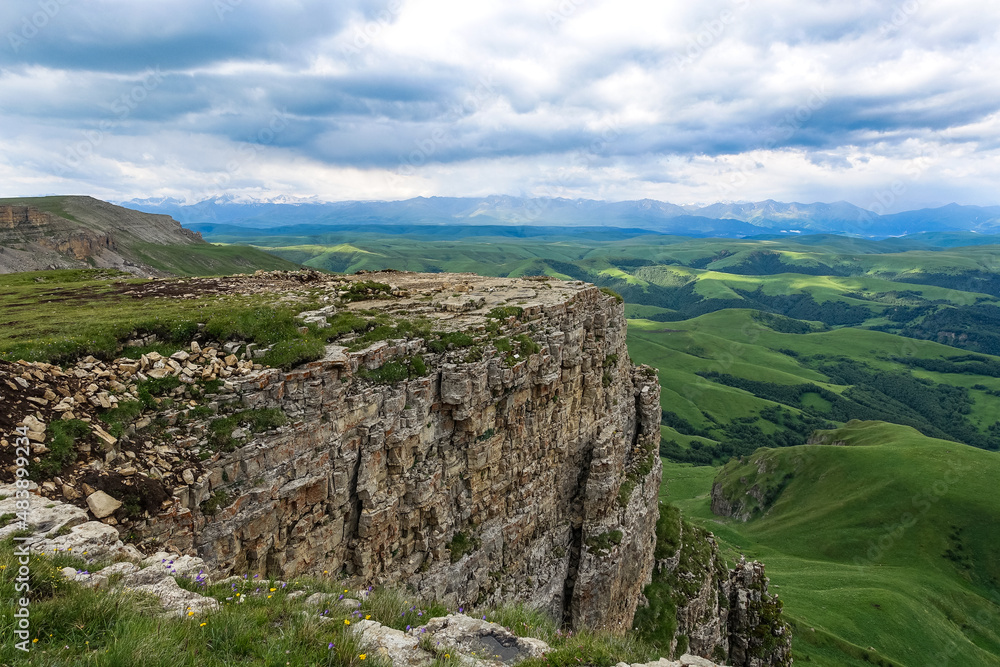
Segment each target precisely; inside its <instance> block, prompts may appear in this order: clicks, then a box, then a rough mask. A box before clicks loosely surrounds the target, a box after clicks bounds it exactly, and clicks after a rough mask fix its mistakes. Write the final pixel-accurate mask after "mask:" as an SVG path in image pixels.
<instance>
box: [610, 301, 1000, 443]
mask: <svg viewBox="0 0 1000 667" xmlns="http://www.w3.org/2000/svg"><path fill="white" fill-rule="evenodd" d="M751 314H752V313H751V311H746V310H722V311H717V312H714V313H709V314H707V315H702V316H701V317H696V318H693V319H690V320H685V321H682V322H667V323H662V322H650V321H648V320H630V321H629V351H630V354H631V355H632V357H633V359H635V360H636V361H638V362H640V363H647V364H650V365H652V366H655V367H657V368H659V369H660V383H661V385H662V386H663V394H662V401H661V402H662V404H663V407H664V409H666V410H670V411H673V412H676V413H678V414H679V415H681V416H682V417H685V418H686V419H688V421H691V422H692V423H693V424H696V425H701V426H706V425H707V423H708V422H707V420H706V419H705V418H704V417H703V416H702V415H701V414H700V412H701V410H705V411H707V412H710V413H712V414H714V415H716V416H717V417H718V418H720V419H722V420H726V421H728V420H729V419H732V418H733V417H739V416H747V415H750V414H752V413H754V412H757V411H759V410H760V409H761V408H764V407H767V406H769V405H772V403H771V402H770V401H765V400H763V399H759V398H756V397H754V396H752V395H751V394H749V393H747V392H745V391H741V390H739V389H734V388H731V387H725V386H722V385H719V384H716V383H713V382H710V381H708V380H706V379H703V378H701V377H699V376H698V375H696V374H695V373H696V372H697V371H706V370H707V371H717V372H720V373H729V374H732V375H737V376H740V377H745V378H749V379H754V380H765V381H769V382H775V383H778V384H797V383H804V382H813V383H815V384H818V385H820V386H823V387H826V388H828V389H831V390H833V391H839V389H838V387H837V386H835V385H829V384H826V383H825V382H824V380H825V378H824V377H823V376H822V375H821V374H820V373H818V372H816V371H814V370H812V369H809V368H806V367H805V366H804V365H803V364H801V363H800V362H799V361H797V359H796V358H794V357H791V356H788V355H785V354H782V353H781V352H777V350H780V349H789V350H794V351H795V352H797V353H799V354H800V355H802V356H809V355H815V354H826V355H843V356H846V357H850V358H852V359H864V360H865V361H867V362H868V363H870V364H871V365H872V366H875V367H877V368H883V369H886V370H903V369H904V368H905V367H904V366H903V365H902V364H899V363H896V362H893V361H891V360H890V359H888V357H893V356H913V357H918V358H924V359H934V358H945V357H948V356H953V355H956V354H960V353H961V351H959V350H956V349H955V348H953V347H948V346H946V345H941V344H939V343H935V342H931V341H918V340H912V339H909V338H903V337H900V336H896V335H894V334H889V333H883V332H879V331H867V330H864V329H854V328H843V329H833V330H830V331H817V332H814V333H809V334H787V333H779V332H777V331H773V330H771V329H769V328H767V327H766V326H763V325H762V324H760V323H759V322H756V321H755V320H754V319H753V318H752V317H751ZM914 374H915V375H917V376H918V377H923V378H927V379H930V380H933V381H935V382H940V383H945V384H954V385H956V386H964V387H970V388H971V387H972V386H973V385H982V386H985V387H988V388H989V389H993V390H1000V379H998V378H991V377H985V376H981V375H959V374H953V373H935V372H930V371H923V370H918V371H917V372H916V373H914ZM970 391H971V394H972V396H973V397H974V399H975V406H974V407H973V411H972V414H971V418H972V421H973V423H976V424H978V425H979V426H980V427H981V428H986V427H988V426H989V425H990V424H992V423H993V422H995V421H997V419H1000V398H998V397H996V396H991V395H989V394H987V393H985V392H983V391H980V390H975V389H971V390H970Z"/></svg>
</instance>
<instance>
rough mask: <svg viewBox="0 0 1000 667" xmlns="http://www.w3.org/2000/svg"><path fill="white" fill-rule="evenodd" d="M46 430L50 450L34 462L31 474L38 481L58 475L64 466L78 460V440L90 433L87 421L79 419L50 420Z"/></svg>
mask: <svg viewBox="0 0 1000 667" xmlns="http://www.w3.org/2000/svg"><path fill="white" fill-rule="evenodd" d="M45 430H46V432H47V435H48V437H47V438H46V440H47V442H48V448H49V451H48V452H47V453H45V454H43V455H42V456H41V457H40V460H39V461H38V462H37V463H35V462H32V464H31V468H30V470H29V472H30V476H31V478H32V479H34V480H36V481H41V480H43V479H48V478H50V477H52V476H53V475H58V474H59V473H60V472H61V471H62V469H63V468H65V467H66V466H68V465H70V464H71V463H73V461H75V460H76V440H77V439H78V438H83V437H85V436H86V435H88V434H89V433H90V426H89V425H88V424H87V422H84V421H81V420H79V419H61V420H58V421H53V422H50V423H49V424H48V425H47V426H46V427H45Z"/></svg>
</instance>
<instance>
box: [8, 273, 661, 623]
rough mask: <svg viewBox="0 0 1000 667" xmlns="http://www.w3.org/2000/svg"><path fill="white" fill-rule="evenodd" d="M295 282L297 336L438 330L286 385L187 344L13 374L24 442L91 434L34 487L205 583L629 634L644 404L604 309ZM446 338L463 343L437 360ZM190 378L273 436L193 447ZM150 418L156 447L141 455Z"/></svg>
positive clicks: (474, 289) (322, 364) (241, 435)
mask: <svg viewBox="0 0 1000 667" xmlns="http://www.w3.org/2000/svg"><path fill="white" fill-rule="evenodd" d="M310 280H311V282H310V284H309V285H306V287H307V288H309V289H312V290H314V291H318V292H320V293H327V294H329V295H330V297H329V298H330V299H333V298H334V297H336V299H337V300H336V301H332V302H331V305H330V306H327V307H324V308H321V309H319V310H317V311H315V312H311V313H309V314H308V315H306V316H304V317H303V319H304V320H308V321H309V322H310V323H311V325H312V326H328V324H329V323H328V322H327V321H326V320H327V319H331V320H333V319H334V316H335V315H338V314H340V313H343V312H363V313H373V312H378V313H380V315H379V317H384V318H386V320H385V321H390V322H393V323H394V324H393V326H397V327H403V328H404V329H407V330H409V329H410V328H412V327H411V326H410V324H408V323H412V322H414V321H415V320H416V319H419V318H423V319H424V320H426V321H428V322H430V324H429V325H428V327H430V328H432V329H433V330H435V331H443V332H445V333H444V334H441V335H440V336H438V337H437V338H435V339H434V341H431V340H430V337H429V336H428V335H427V334H426V333H425V334H420V335H416V336H408V337H405V338H399V339H393V338H389V339H387V340H383V341H379V342H375V343H374V344H371V345H367V346H365V345H356V344H354V343H352V340H353V339H352V338H351V337H350V336H348V337H347V338H345V339H344V340H342V341H341V340H338V341H336V342H335V343H333V344H331V345H330V346H328V348H327V354H326V356H325V357H324V358H323V359H321V360H319V361H315V362H312V363H309V364H306V365H304V366H301V367H298V368H295V369H292V370H290V371H284V370H280V369H275V368H263V367H261V366H260V365H259V364H257V363H254V361H255V359H256V357H257V353H256V351H255V350H251V349H249V348H250V346H241V345H239V343H238V342H235V343H234V342H232V341H230V342H229V343H225V342H224V341H214V342H213V341H206V340H204V339H203V340H202V342H201V343H197V342H196V343H195V344H194V345H193V346H192V348H191V351H190V352H188V351H184V352H183V353H178V354H177V355H173V356H172V357H170V358H164V357H158V358H155V359H154V356H153V355H147V356H146V357H145V358H144V359H140V360H139V361H137V362H133V361H131V360H127V359H120V360H117V361H115V362H100V361H98V360H96V359H91V360H89V361H87V360H84V362H83V366H78V367H75V368H73V369H70V370H69V371H62V370H60V369H56V368H54V367H47V368H45V369H43V368H41V367H40V366H39V365H33V364H27V365H20V367H19V365H14V366H13V367H12V368H11V369H10V372H9V377H7V378H6V379H7V380H9V383H10V384H9V386H8V385H7V384H5V385H4V386H8V388H9V389H11V390H12V391H14V392H21V393H24V394H25V395H26V396H25V397H23V405H24V406H25V407H26V408H27V409H29V410H32V411H34V414H33V415H32V416H31V419H32V420H36V421H38V422H39V423H40V424H41V425H40V426H38V425H35V428H37V429H39V430H37V431H32V432H33V433H35V434H36V436H38V437H40V438H41V440H44V438H45V432H46V424H48V423H51V420H52V419H54V418H55V416H56V415H61V418H67V417H69V418H76V419H78V420H83V421H85V422H87V423H89V424H90V425H91V426H90V429H89V430H90V431H91V435H88V436H86V437H87V443H86V446H87V448H88V449H87V453H86V458H84V457H83V456H81V457H79V458H78V460H77V467H76V468H74V469H73V470H69V469H64V470H63V471H62V477H60V478H59V479H55V478H53V479H52V480H50V481H46V482H45V484H43V486H44V487H45V488H44V489H43V492H44V493H46V494H50V495H53V496H54V495H57V494H60V493H61V494H62V495H63V497H66V498H67V499H72V500H73V501H74V502H76V503H78V504H79V505H80V506H87V504H86V502H85V501H86V499H87V498H91V497H92V496H93V494H94V492H96V491H103V492H105V493H107V494H109V495H110V496H112V497H114V498H117V500H119V501H122V502H123V506H122V507H120V508H108V509H109V511H111V512H112V513H111V514H108V515H107V516H105V517H104V518H103V519H102V520H103V521H104V522H105V523H106V524H109V525H115V526H117V527H118V528H119V529H120V530H121V531H122V532H123V533H125V532H126V531H127V532H128V533H130V534H134V535H136V536H138V538H139V539H140V540H141V541H142V544H144V545H148V546H149V547H150V548H160V547H169V548H174V549H176V550H178V551H182V552H185V553H190V554H197V555H199V556H200V557H202V558H204V559H205V561H206V562H207V563H208V564H209V566H210V567H211V568H212V569H214V570H218V571H220V572H223V573H229V572H239V573H243V572H248V571H249V572H252V573H259V574H269V575H276V576H282V577H292V576H295V575H297V574H302V573H309V574H321V573H323V572H330V573H337V574H339V575H342V576H344V577H346V578H349V579H351V580H352V581H354V582H357V583H359V584H365V585H368V584H378V583H389V584H406V585H409V586H411V587H413V588H414V589H416V590H417V591H418V592H419V593H420V594H421V595H423V596H426V597H428V598H434V599H439V600H442V601H444V602H446V603H450V604H453V605H455V606H458V605H461V604H463V603H465V604H468V603H475V602H478V603H481V604H485V603H490V602H500V601H507V600H521V601H525V602H528V603H529V604H531V605H533V606H535V607H538V608H542V609H545V610H546V611H548V612H549V613H550V614H551V615H553V616H555V617H557V618H561V619H564V620H565V621H566V622H567V623H569V624H570V625H573V626H590V627H604V628H612V629H616V630H619V631H624V630H626V629H627V628H628V627H630V625H631V622H632V616H633V613H634V610H635V608H636V606H637V605H638V604H639V603H640V601H641V600H642V594H641V588H642V586H643V585H644V583H645V582H647V581H648V580H649V577H650V573H651V569H652V563H653V559H652V550H653V546H654V528H655V523H656V518H657V509H656V496H657V493H658V489H659V483H660V464H659V458H658V457H657V456H656V448H657V444H658V441H659V415H660V408H659V385H658V383H657V380H656V376H655V372H654V371H653V370H652V369H649V368H636V367H633V366H632V364H631V363H630V361H629V359H628V353H627V350H626V348H625V321H624V317H623V306H622V305H621V303H619V302H618V301H617V300H616V299H615V298H613V297H611V296H608V295H606V294H603V293H602V292H601V291H600V290H598V289H597V288H595V287H593V286H591V285H585V284H583V283H564V282H561V281H557V280H550V279H547V278H540V279H533V280H524V279H522V280H510V279H492V278H481V277H478V276H472V275H466V274H463V275H459V276H455V275H434V276H420V275H415V274H384V275H378V274H375V275H368V276H359V277H354V278H337V279H336V280H334V279H333V278H331V277H323V278H322V279H319V278H317V279H316V280H313V279H312V278H310ZM383 281H384V282H383ZM195 283H198V281H186V282H184V284H183V285H178V286H175V289H183V290H187V291H191V290H194V289H196V288H195V286H194V285H195ZM355 283H358V284H359V285H360V286H357V288H356V286H355ZM199 284H200V283H199ZM149 285H150V286H153V287H157V288H159V287H163V288H164V289H166V290H169V289H170V284H169V283H160V282H154V283H149ZM382 286H384V288H383V287H382ZM178 295H179V296H180V297H186V296H192V295H189V294H187V292H184V293H183V294H182V293H178ZM368 316H370V315H368ZM404 325H405V326H404ZM408 327H409V328H408ZM459 334H461V335H462V336H465V337H466V338H467V339H468V340H466V341H465V342H461V343H460V344H459V345H455V344H453V343H449V342H447V341H451V340H453V338H454V337H455V336H458V335H459ZM435 335H437V334H435ZM459 338H461V337H459ZM459 338H454V340H459ZM143 342H144V343H145V341H143ZM432 342H433V343H434V345H431V343H432ZM224 343H225V344H224ZM230 344H232V345H235V346H236V347H238V348H240V350H239V351H240V358H239V359H237V358H236V356H235V355H233V354H232V353H231V352H229V351H228V350H227V348H226V345H230ZM230 357H232V358H230ZM394 364H395V366H393V365H394ZM388 368H395V369H397V370H399V369H401V370H402V373H403V375H402V376H398V375H395V376H392V377H390V376H389V374H388V373H387V372H386V370H385V369H388ZM407 369H408V370H407ZM78 371H79V373H78ZM394 372H395V371H394ZM407 376H409V377H407ZM52 377H56V379H57V380H58V382H55V381H52V382H49V380H50V379H51V378H52ZM170 378H174V379H176V380H178V381H179V383H176V384H175V385H174V386H175V388H174V389H173V390H172V393H171V401H175V400H176V399H177V398H183V399H184V403H183V404H181V406H177V405H176V403H174V406H173V407H171V408H169V409H167V408H166V407H165V406H166V405H167V403H168V402H169V401H166V400H165V399H164V402H163V403H162V406H160V407H155V406H154V407H153V408H150V411H151V412H152V414H148V415H147V414H143V415H142V416H139V417H138V418H137V421H136V422H135V423H133V424H131V425H124V426H123V427H122V428H121V429H120V430H118V431H115V434H116V435H111V434H109V433H108V432H107V430H106V429H101V430H98V429H99V427H98V424H99V421H100V415H101V411H102V410H105V409H108V408H109V406H111V407H113V406H114V405H115V404H118V403H120V402H123V401H124V402H128V401H130V400H131V399H129V398H128V397H129V396H138V390H137V389H136V383H137V382H146V381H148V380H157V381H159V380H164V381H165V380H167V379H170ZM206 381H207V382H216V388H215V389H214V390H213V391H215V392H217V393H215V394H212V395H211V396H210V397H208V398H201V401H202V403H203V405H204V408H202V409H206V411H207V412H208V413H212V412H215V413H216V415H218V416H219V417H221V416H223V415H238V414H244V413H246V412H247V411H256V413H262V412H267V413H268V414H279V415H281V416H282V420H281V422H287V423H285V425H283V426H280V427H278V428H277V429H273V428H272V429H271V430H269V431H267V432H262V433H254V432H253V431H254V430H255V429H250V428H243V427H239V428H235V429H232V430H231V434H232V435H231V437H229V436H228V435H227V438H229V439H228V440H227V442H229V443H230V444H231V446H229V445H227V446H226V447H222V448H220V447H215V446H211V445H210V444H209V443H208V437H207V436H208V435H209V432H210V431H212V432H213V433H214V431H213V429H214V427H213V426H212V424H213V423H214V421H215V420H216V419H217V416H216V415H212V416H210V417H206V416H204V415H203V414H202V415H200V416H199V415H196V414H195V413H196V411H195V410H193V409H191V408H190V407H189V405H194V404H197V401H195V402H194V403H190V402H189V400H188V399H189V398H191V399H193V398H194V397H196V396H197V395H196V394H193V393H191V392H189V391H188V387H192V383H203V382H206ZM46 383H47V384H48V385H50V386H49V387H47V388H46V389H44V390H43V389H42V388H41V386H40V385H41V384H46ZM199 386H200V385H199ZM19 387H20V388H19ZM46 391H48V394H46V393H45V392H46ZM177 392H180V393H179V394H178V393H177ZM147 402H148V401H147ZM159 402H160V401H159V399H157V403H159ZM105 403H107V405H105ZM157 411H159V412H157ZM199 414H200V413H199ZM182 417H183V418H182ZM25 419H27V418H25ZM199 420H200V421H199ZM152 422H156V423H158V424H160V427H159V429H160V430H159V431H158V433H160V435H159V436H157V437H159V438H160V440H155V439H154V440H150V441H146V442H145V443H143V438H145V437H146V434H147V433H148V432H149V431H150V424H151V423H152ZM20 423H23V424H24V425H25V428H28V424H27V421H23V422H20ZM33 423H34V422H33ZM182 423H183V427H182V426H181V424H182ZM276 423H277V422H276ZM175 424H176V425H175ZM109 428H110V426H109ZM268 428H271V427H268ZM84 430H87V429H84ZM95 433H96V434H97V435H98V436H101V437H100V440H96V441H95V440H94V435H93V434H95ZM102 433H103V435H101V434H102ZM104 436H107V437H106V438H105V437H104ZM91 441H93V444H91ZM37 444H38V445H40V446H41V447H42V449H37V450H36V454H39V455H41V456H44V455H45V450H44V448H45V447H46V445H45V443H44V442H41V441H39V442H38V443H37ZM82 463H86V466H85V468H80V467H79V466H80V465H81V464H82ZM123 494H124V495H123ZM158 494H162V495H158ZM126 496H127V497H126ZM101 507H108V506H107V505H106V504H105V505H102V506H101ZM90 509H91V510H92V511H96V510H94V508H90ZM100 512H101V513H103V512H104V509H101V510H100ZM95 516H96V515H95Z"/></svg>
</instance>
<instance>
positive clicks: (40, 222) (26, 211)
mask: <svg viewBox="0 0 1000 667" xmlns="http://www.w3.org/2000/svg"><path fill="white" fill-rule="evenodd" d="M51 222H52V215H51V214H49V213H45V212H44V211H39V210H38V209H37V208H35V207H33V206H0V229H15V228H22V229H23V228H25V227H44V226H46V225H49V224H51Z"/></svg>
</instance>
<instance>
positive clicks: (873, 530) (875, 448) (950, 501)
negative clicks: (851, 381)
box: [663, 423, 1000, 666]
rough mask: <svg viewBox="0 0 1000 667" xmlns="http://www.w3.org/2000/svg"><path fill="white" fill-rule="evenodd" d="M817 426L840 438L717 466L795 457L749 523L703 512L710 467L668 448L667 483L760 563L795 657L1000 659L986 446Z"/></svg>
mask: <svg viewBox="0 0 1000 667" xmlns="http://www.w3.org/2000/svg"><path fill="white" fill-rule="evenodd" d="M827 438H828V440H829V441H830V442H845V443H847V445H848V446H829V445H813V446H803V447H792V448H787V449H780V450H773V449H764V450H760V451H759V452H757V453H756V454H754V456H753V457H751V458H749V459H748V460H747V462H746V463H744V464H740V463H738V462H733V463H730V464H729V466H727V467H726V468H725V469H722V470H721V471H720V472H719V480H720V481H721V482H722V483H723V484H724V485H728V484H732V483H733V482H734V481H738V480H739V478H741V477H745V478H747V480H748V481H750V480H751V478H752V477H754V476H759V473H757V470H758V468H759V467H760V466H759V464H760V463H761V462H762V461H772V462H773V463H771V464H764V465H768V466H772V467H773V469H774V470H776V471H782V472H789V471H791V478H790V480H789V481H788V483H787V485H785V487H784V489H783V490H782V491H781V493H780V495H778V496H777V498H776V501H775V502H774V504H773V506H771V508H770V509H769V511H768V512H767V513H766V514H765V515H763V516H762V517H760V518H757V519H753V520H751V521H749V522H747V523H745V524H744V523H739V522H736V521H734V520H731V519H723V518H720V517H716V516H714V515H713V514H712V513H711V511H710V509H709V496H708V494H709V491H710V490H711V477H710V472H711V473H714V472H716V469H714V468H710V467H702V468H692V467H690V466H682V465H677V464H671V463H669V462H664V491H663V495H664V497H666V498H668V499H669V500H670V501H672V502H673V503H674V504H676V505H677V506H678V507H680V508H681V509H682V511H683V512H684V515H685V517H687V518H688V519H690V520H693V521H695V522H697V523H699V524H701V525H703V526H704V527H705V528H707V529H709V530H711V531H712V532H714V533H715V535H716V536H717V537H718V538H719V540H720V543H721V545H722V546H723V548H724V551H725V553H726V554H727V555H728V556H729V558H730V559H731V560H732V559H735V558H736V557H737V555H738V554H739V553H744V554H746V555H747V556H748V557H753V558H758V559H760V560H762V561H763V562H764V563H765V564H766V565H767V572H768V576H769V577H770V578H771V582H772V586H773V587H772V592H776V593H778V594H779V595H780V596H781V599H782V600H783V601H784V603H785V613H786V615H787V616H788V617H789V618H790V619H791V620H792V621H793V622H794V623H795V625H796V627H797V628H798V632H797V633H796V634H795V643H794V649H795V659H796V661H797V663H798V664H802V662H805V661H807V660H808V661H809V662H810V663H811V664H820V665H840V664H871V663H870V662H869V663H865V662H864V661H863V659H862V658H860V657H859V656H861V655H862V654H863V653H866V652H867V653H868V654H869V656H870V658H871V659H875V656H876V655H877V656H881V657H882V658H884V659H889V660H891V661H893V662H894V663H896V664H900V665H923V664H927V663H926V660H927V659H928V656H938V655H940V654H941V652H942V651H945V650H951V651H953V652H954V655H953V656H952V657H951V659H952V660H953V662H952V663H950V664H970V665H971V664H975V665H984V666H988V665H1000V632H998V631H997V628H998V627H1000V624H998V623H997V619H998V618H1000V563H998V561H997V560H996V558H995V556H994V555H992V554H994V553H995V545H996V544H998V543H1000V527H998V526H997V524H996V522H995V521H994V520H993V519H992V518H991V517H994V516H996V515H997V513H998V512H1000V503H998V501H997V499H996V496H995V494H993V493H992V491H991V489H992V488H994V487H995V479H996V477H997V475H998V474H1000V461H998V459H997V458H996V454H994V453H992V452H985V451H982V450H977V449H974V448H970V447H964V446H961V445H958V444H957V443H953V442H948V441H943V440H935V439H932V438H927V437H924V436H921V435H920V434H918V433H916V432H915V431H913V430H912V429H907V428H905V427H901V426H897V425H893V424H884V423H855V424H851V425H848V426H847V427H845V428H842V429H838V430H836V431H834V432H830V433H829V434H828V436H827ZM956 554H959V555H958V556H956ZM962 554H964V556H962ZM813 628H815V630H813ZM868 647H874V648H875V650H874V651H871V650H869V648H868Z"/></svg>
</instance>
